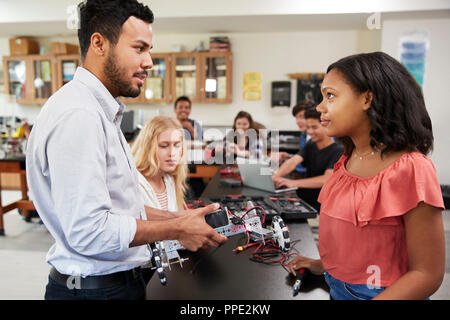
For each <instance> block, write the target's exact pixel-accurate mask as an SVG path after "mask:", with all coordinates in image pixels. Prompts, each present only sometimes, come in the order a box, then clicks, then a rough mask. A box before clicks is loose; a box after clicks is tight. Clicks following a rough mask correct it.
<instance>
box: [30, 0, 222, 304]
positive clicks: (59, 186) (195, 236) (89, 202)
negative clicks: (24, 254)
mask: <svg viewBox="0 0 450 320" xmlns="http://www.w3.org/2000/svg"><path fill="white" fill-rule="evenodd" d="M79 10H80V29H79V30H78V38H79V42H80V50H81V58H82V67H79V68H78V69H77V71H76V73H75V76H74V79H73V81H71V82H70V83H68V84H66V85H65V86H64V87H62V88H61V89H60V90H58V91H57V92H56V93H55V94H54V95H53V96H52V97H50V99H49V100H48V102H47V103H46V104H45V105H44V107H43V108H42V111H41V112H40V114H39V116H38V119H37V121H36V122H35V124H34V127H33V131H32V132H31V136H30V139H29V142H28V147H27V156H26V165H27V179H28V184H29V186H30V192H31V195H32V197H33V199H34V200H33V201H34V204H35V206H36V208H37V211H38V212H39V216H40V217H41V218H42V220H43V222H44V223H45V225H46V227H47V229H48V230H49V232H50V233H51V234H52V236H53V237H54V238H55V244H54V245H53V246H52V247H51V248H50V250H49V252H48V254H47V262H48V263H49V264H50V265H51V266H52V268H51V271H50V275H49V282H48V284H47V287H46V293H45V298H46V299H144V298H145V293H146V283H147V281H148V280H149V276H150V275H149V273H147V272H144V271H143V269H142V268H141V266H143V265H144V264H146V263H148V261H149V260H150V256H151V254H150V252H149V250H148V247H147V244H148V243H152V242H154V241H158V240H163V239H178V240H180V242H181V243H182V244H183V245H184V247H185V248H187V249H189V250H193V251H195V250H197V249H199V248H201V247H207V246H217V245H219V244H220V243H222V242H223V241H226V238H225V237H222V236H220V235H219V234H217V233H216V232H215V231H214V229H212V228H211V227H210V226H208V225H207V224H206V222H205V219H204V216H205V215H206V214H207V213H209V212H211V211H213V210H215V209H217V208H218V205H217V204H216V205H210V206H208V207H205V208H202V209H198V210H192V211H191V212H189V214H186V212H164V211H160V210H157V209H154V208H149V207H145V206H144V205H143V201H142V199H141V198H140V197H139V194H140V193H139V190H138V180H137V174H138V173H137V170H136V167H135V164H134V161H133V158H132V155H131V152H130V149H129V146H128V144H127V143H126V141H125V138H124V136H123V134H122V132H121V131H120V121H121V119H122V115H123V112H124V109H125V107H124V105H123V104H122V103H121V102H120V100H119V99H118V97H119V96H124V97H136V96H138V95H139V93H140V90H141V87H142V85H143V83H144V79H145V77H146V69H150V68H151V67H152V60H151V57H150V53H149V51H150V49H151V47H152V28H151V23H152V22H153V13H152V11H151V10H150V9H149V8H148V7H147V6H144V5H142V4H140V3H138V2H137V1H136V0H108V1H105V0H87V1H85V2H83V3H81V4H80V5H79ZM147 270H148V269H147Z"/></svg>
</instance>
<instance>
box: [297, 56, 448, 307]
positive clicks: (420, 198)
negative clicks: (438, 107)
mask: <svg viewBox="0 0 450 320" xmlns="http://www.w3.org/2000/svg"><path fill="white" fill-rule="evenodd" d="M322 95H323V97H324V98H323V101H322V102H321V104H320V105H318V106H317V110H318V111H320V112H321V114H322V115H321V123H322V125H323V126H325V127H326V129H327V134H328V135H329V136H334V137H338V138H339V139H340V140H341V141H342V143H343V145H344V148H345V152H344V155H343V156H342V157H341V159H340V160H339V161H338V162H337V163H336V165H335V167H334V171H333V174H332V176H331V177H330V178H329V179H328V181H327V182H326V183H325V185H324V186H323V188H322V191H321V193H320V196H319V199H318V201H319V202H320V203H321V212H320V220H319V252H320V258H321V259H320V260H313V259H309V258H306V257H298V258H296V259H295V260H293V261H291V262H290V264H289V267H290V270H291V272H293V273H295V270H298V269H299V268H301V267H306V268H309V269H310V270H311V271H312V272H313V273H316V274H320V273H324V274H325V278H326V281H327V282H328V284H329V285H330V289H331V291H330V295H331V298H332V299H372V298H376V299H426V298H428V297H430V295H432V294H433V293H434V292H435V291H436V290H437V289H438V288H439V286H440V285H441V283H442V279H443V276H444V272H445V239H444V229H443V223H442V210H444V204H443V199H442V194H441V190H440V186H439V182H438V179H437V176H436V170H435V168H434V165H433V163H432V162H431V160H430V159H428V158H427V156H426V155H427V154H428V153H429V151H430V150H432V147H433V133H432V126H431V120H430V117H429V116H428V113H427V110H426V108H425V103H424V99H423V95H422V91H421V88H420V86H419V85H418V84H417V82H416V81H415V80H414V78H413V77H412V76H411V74H410V73H409V72H408V71H407V70H406V68H405V67H404V66H402V65H401V64H400V63H399V62H398V61H396V60H395V59H393V58H392V57H390V56H389V55H387V54H385V53H382V52H374V53H368V54H358V55H353V56H349V57H346V58H343V59H341V60H339V61H337V62H335V63H333V64H331V65H330V66H329V67H328V70H327V74H326V76H325V78H324V81H323V83H322Z"/></svg>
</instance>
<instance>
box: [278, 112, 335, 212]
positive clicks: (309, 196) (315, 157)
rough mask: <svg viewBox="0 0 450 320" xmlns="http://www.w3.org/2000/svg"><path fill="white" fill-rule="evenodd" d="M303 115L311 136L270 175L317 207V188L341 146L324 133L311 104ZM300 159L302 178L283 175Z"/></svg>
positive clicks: (331, 167)
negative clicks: (304, 169) (300, 148)
mask: <svg viewBox="0 0 450 320" xmlns="http://www.w3.org/2000/svg"><path fill="white" fill-rule="evenodd" d="M305 118H306V132H307V133H308V135H309V136H310V137H311V139H310V140H309V141H308V142H307V143H306V144H305V147H304V148H303V149H302V150H301V151H300V152H299V153H298V154H296V155H295V156H293V157H292V158H290V159H289V160H287V161H286V162H284V163H283V164H282V165H281V166H280V168H279V169H278V170H277V171H276V172H275V173H274V175H273V176H272V179H273V181H274V183H275V187H277V188H279V187H283V186H285V187H288V188H292V187H298V188H299V189H298V190H297V191H298V194H299V197H300V198H302V199H303V200H305V201H306V202H307V203H309V204H310V205H312V206H313V207H314V208H316V209H317V210H319V208H320V205H319V203H318V202H317V198H318V196H319V193H320V189H321V188H322V186H323V185H324V183H325V182H326V181H327V180H328V178H329V177H330V176H331V174H332V173H333V167H334V164H335V163H336V162H337V161H338V160H339V158H340V157H341V155H342V153H343V151H344V149H343V147H342V146H341V145H340V144H338V143H336V142H335V141H334V140H333V139H332V138H330V137H329V136H328V135H327V134H326V129H325V128H324V127H323V126H322V125H321V124H320V113H319V112H318V111H317V110H316V109H315V108H310V109H308V110H306V112H305ZM300 163H301V164H303V165H304V167H305V168H306V178H304V179H288V178H284V176H285V175H287V174H289V173H291V172H293V171H294V170H295V168H296V167H297V166H298V165H299V164H300Z"/></svg>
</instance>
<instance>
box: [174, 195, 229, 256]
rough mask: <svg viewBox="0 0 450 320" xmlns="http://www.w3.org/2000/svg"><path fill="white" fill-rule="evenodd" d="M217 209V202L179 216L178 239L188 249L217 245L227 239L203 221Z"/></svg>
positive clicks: (195, 249) (193, 249)
mask: <svg viewBox="0 0 450 320" xmlns="http://www.w3.org/2000/svg"><path fill="white" fill-rule="evenodd" d="M217 209H219V205H218V204H217V203H215V204H211V205H208V206H206V207H204V208H199V209H194V210H190V211H189V213H187V214H185V215H183V216H182V217H180V218H179V219H180V225H181V226H182V229H181V232H180V235H179V237H178V241H180V243H181V244H182V245H183V247H185V248H186V249H188V250H190V251H197V250H198V249H200V248H207V247H217V246H218V245H219V244H221V243H224V242H225V241H227V240H228V238H227V237H224V236H221V235H220V234H218V233H217V232H216V231H215V230H214V229H213V228H211V227H210V226H209V225H208V224H207V223H206V221H205V216H206V215H207V214H208V213H210V212H213V211H215V210H217Z"/></svg>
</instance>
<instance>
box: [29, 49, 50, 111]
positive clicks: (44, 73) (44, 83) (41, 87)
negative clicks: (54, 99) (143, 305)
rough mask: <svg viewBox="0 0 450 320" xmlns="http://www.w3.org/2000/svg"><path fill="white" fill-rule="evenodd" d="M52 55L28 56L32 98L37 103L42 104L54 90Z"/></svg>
mask: <svg viewBox="0 0 450 320" xmlns="http://www.w3.org/2000/svg"><path fill="white" fill-rule="evenodd" d="M53 59H54V56H38V57H33V58H30V60H31V61H30V64H31V65H32V70H31V71H32V73H31V76H32V87H33V96H32V100H33V101H34V102H35V103H38V104H44V103H45V102H46V101H47V99H48V98H50V96H51V95H52V94H53V93H54V92H55V91H56V84H55V81H54V79H55V77H56V72H55V67H54V66H55V64H54V63H53V62H54V61H53Z"/></svg>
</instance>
